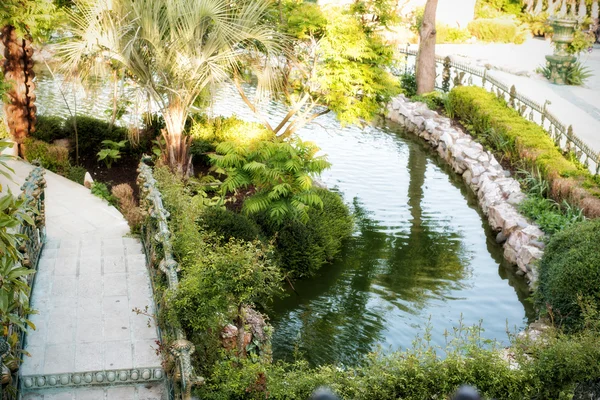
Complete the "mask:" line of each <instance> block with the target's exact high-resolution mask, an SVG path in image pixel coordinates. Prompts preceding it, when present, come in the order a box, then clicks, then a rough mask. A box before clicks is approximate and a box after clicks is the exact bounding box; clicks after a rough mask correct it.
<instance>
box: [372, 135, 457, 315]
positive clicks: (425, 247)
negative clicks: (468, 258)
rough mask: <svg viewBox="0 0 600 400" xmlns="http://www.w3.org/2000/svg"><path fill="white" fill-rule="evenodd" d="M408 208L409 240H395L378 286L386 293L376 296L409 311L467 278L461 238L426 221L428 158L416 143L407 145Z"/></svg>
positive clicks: (420, 306) (380, 291)
mask: <svg viewBox="0 0 600 400" xmlns="http://www.w3.org/2000/svg"><path fill="white" fill-rule="evenodd" d="M408 148H409V155H408V171H409V174H410V182H409V186H408V205H409V207H410V214H411V226H410V233H409V236H408V238H404V237H399V238H396V239H395V240H394V241H393V245H392V249H391V252H390V257H389V258H388V260H386V265H385V268H384V269H383V271H384V272H383V273H382V274H380V275H378V276H377V279H376V283H377V284H378V285H380V286H382V287H383V288H385V290H377V293H378V294H379V295H381V296H382V297H383V298H385V299H386V300H388V301H390V302H391V303H393V304H394V305H396V306H397V307H398V308H400V309H401V310H403V311H406V312H415V311H417V310H416V309H420V308H423V307H425V305H426V304H427V300H429V299H432V298H439V297H440V296H443V295H444V293H447V292H448V291H449V290H451V289H455V288H458V287H460V284H461V283H460V281H461V280H463V278H464V277H465V276H464V274H465V268H464V260H463V259H462V257H461V242H460V240H459V235H458V234H457V233H454V232H447V231H445V230H444V229H443V228H442V227H439V226H438V227H435V226H430V225H428V221H427V219H424V218H423V204H422V203H423V197H424V192H423V188H424V185H425V172H426V170H427V158H426V157H424V155H423V153H422V152H421V151H419V150H418V149H417V148H416V145H415V144H413V143H409V144H408Z"/></svg>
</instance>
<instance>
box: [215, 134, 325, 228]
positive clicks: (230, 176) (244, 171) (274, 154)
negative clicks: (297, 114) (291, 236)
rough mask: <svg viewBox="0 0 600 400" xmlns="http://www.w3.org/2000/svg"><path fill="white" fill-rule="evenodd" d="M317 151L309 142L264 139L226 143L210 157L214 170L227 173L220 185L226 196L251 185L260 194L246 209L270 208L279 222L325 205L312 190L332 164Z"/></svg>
mask: <svg viewBox="0 0 600 400" xmlns="http://www.w3.org/2000/svg"><path fill="white" fill-rule="evenodd" d="M318 152H319V148H318V147H317V146H316V145H314V144H313V143H310V142H303V141H301V140H294V141H290V142H287V141H286V142H280V141H275V140H265V141H260V142H255V143H253V145H252V146H251V147H250V146H246V145H240V144H236V143H233V142H223V143H220V144H219V145H218V146H217V147H216V149H215V153H214V154H210V155H209V157H210V161H211V163H212V164H213V170H214V171H217V172H220V173H224V174H226V175H227V178H226V179H225V180H224V181H223V183H222V184H221V193H222V194H223V196H226V195H228V194H230V193H236V192H237V191H238V190H239V189H241V188H247V187H249V186H251V185H252V186H254V187H255V188H256V189H257V193H256V194H254V195H252V196H250V197H248V198H247V199H246V200H245V202H244V204H243V206H242V209H243V211H244V212H245V213H247V214H256V213H259V212H263V211H267V215H269V217H270V218H271V219H272V221H273V222H274V223H276V224H280V223H282V222H284V221H285V220H286V219H298V220H300V221H306V220H307V218H308V209H309V208H310V207H319V208H320V207H322V206H323V201H322V200H321V198H320V197H319V196H318V195H317V194H316V192H314V191H313V177H315V176H318V175H319V174H320V173H321V172H322V171H323V170H325V169H327V168H329V166H330V164H329V163H328V162H327V160H326V158H325V157H322V156H319V157H317V156H316V154H317V153H318Z"/></svg>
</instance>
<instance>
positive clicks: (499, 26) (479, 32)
mask: <svg viewBox="0 0 600 400" xmlns="http://www.w3.org/2000/svg"><path fill="white" fill-rule="evenodd" d="M468 29H469V32H470V33H471V35H473V36H475V37H476V38H477V39H478V40H481V41H482V42H499V43H516V44H521V43H523V42H525V39H527V36H528V35H529V32H528V31H527V30H526V29H523V28H522V27H521V26H520V24H519V21H516V20H515V19H514V18H506V17H502V18H481V19H476V20H474V21H471V22H470V23H469V25H468Z"/></svg>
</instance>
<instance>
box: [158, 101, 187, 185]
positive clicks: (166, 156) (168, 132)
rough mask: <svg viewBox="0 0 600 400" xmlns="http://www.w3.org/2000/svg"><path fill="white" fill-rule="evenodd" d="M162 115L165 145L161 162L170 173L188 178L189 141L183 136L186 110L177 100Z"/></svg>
mask: <svg viewBox="0 0 600 400" xmlns="http://www.w3.org/2000/svg"><path fill="white" fill-rule="evenodd" d="M162 114H163V118H164V119H165V128H166V129H165V130H164V131H163V138H164V139H165V143H166V148H165V149H163V150H164V151H163V161H164V162H165V163H166V164H167V165H168V166H169V167H170V168H171V171H173V172H175V173H177V174H180V175H182V176H184V177H189V176H191V175H192V174H193V170H192V156H191V154H190V146H191V140H190V138H189V137H187V136H185V135H184V134H183V131H184V128H185V120H186V118H187V110H186V109H185V107H183V106H182V105H181V102H180V101H179V100H178V99H174V100H172V101H171V102H170V104H169V107H168V108H167V109H166V110H163V112H162Z"/></svg>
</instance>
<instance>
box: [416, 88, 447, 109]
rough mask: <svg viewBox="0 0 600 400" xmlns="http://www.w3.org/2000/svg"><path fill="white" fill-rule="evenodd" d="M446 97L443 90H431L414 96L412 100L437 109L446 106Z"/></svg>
mask: <svg viewBox="0 0 600 400" xmlns="http://www.w3.org/2000/svg"><path fill="white" fill-rule="evenodd" d="M446 98H447V97H446V95H445V94H443V93H441V92H431V93H425V94H423V95H415V96H412V97H411V100H413V101H420V102H422V103H425V104H426V105H427V107H428V108H429V109H430V110H437V109H440V108H443V107H444V105H445V103H446Z"/></svg>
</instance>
